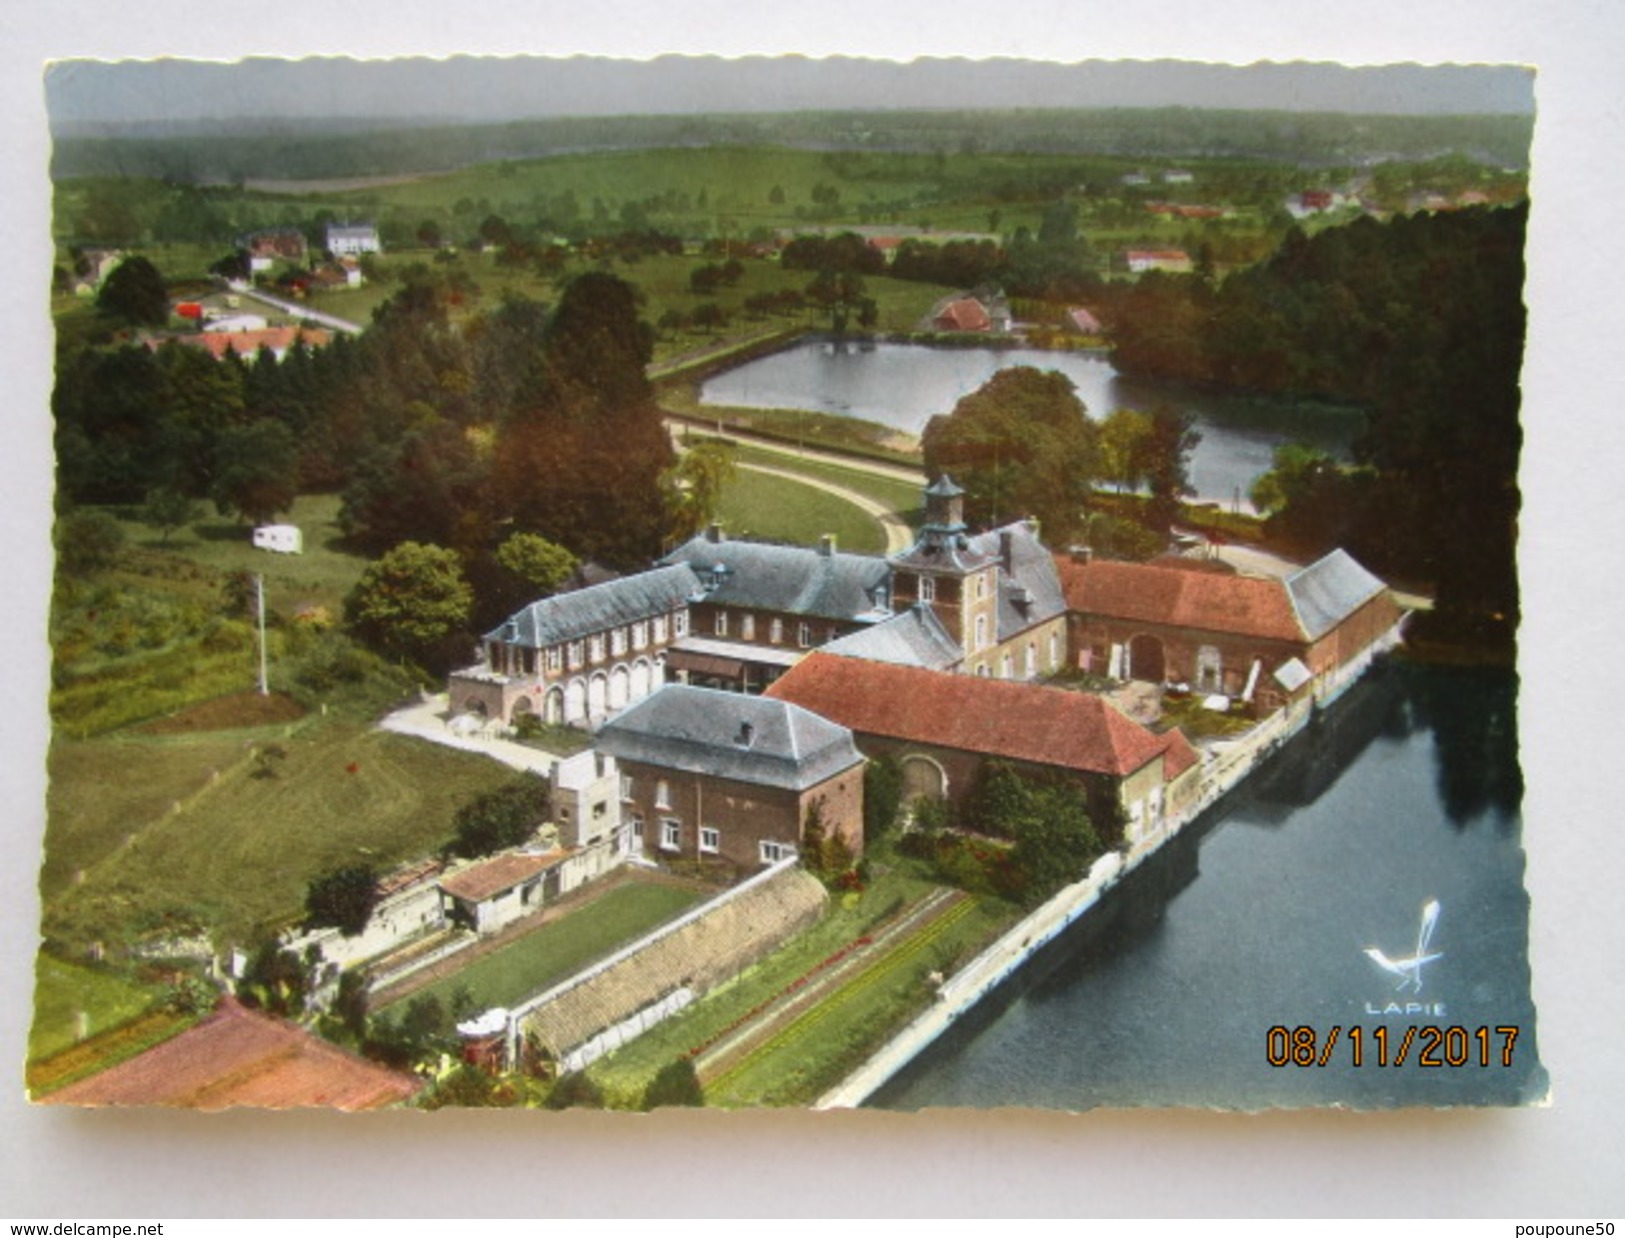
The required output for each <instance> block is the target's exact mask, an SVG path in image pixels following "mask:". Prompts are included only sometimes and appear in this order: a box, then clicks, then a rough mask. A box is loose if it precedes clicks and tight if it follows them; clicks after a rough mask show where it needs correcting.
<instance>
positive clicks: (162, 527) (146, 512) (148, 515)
mask: <svg viewBox="0 0 1625 1238" xmlns="http://www.w3.org/2000/svg"><path fill="white" fill-rule="evenodd" d="M198 512H199V508H198V505H197V504H196V503H195V502H193V501H192V500H191V499H189V498H187V496H186V495H184V494H182V493H181V492H180V491H179V490H171V489H169V488H167V487H165V488H164V489H161V490H151V491H148V493H147V501H146V502H145V503H143V504H142V505H141V523H142V524H144V525H146V526H147V527H148V528H149V529H157V530H158V534H159V541H160V542H161V543H162V544H163V545H166V546H167V545H168V544H169V535H170V534H171V533H173V532H174V531H175V530H176V529H180V528H184V527H185V526H187V525H189V524H191V523H192V521H194V520H196V519H197V518H198Z"/></svg>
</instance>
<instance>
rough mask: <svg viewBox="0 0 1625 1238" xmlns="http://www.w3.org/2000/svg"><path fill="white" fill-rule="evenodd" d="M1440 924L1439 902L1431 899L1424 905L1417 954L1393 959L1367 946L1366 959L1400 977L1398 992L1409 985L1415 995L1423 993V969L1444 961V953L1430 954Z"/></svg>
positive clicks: (1417, 938)
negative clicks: (1435, 930)
mask: <svg viewBox="0 0 1625 1238" xmlns="http://www.w3.org/2000/svg"><path fill="white" fill-rule="evenodd" d="M1438 923H1439V900H1438V899H1436V898H1434V899H1429V900H1428V901H1427V902H1426V903H1424V904H1423V905H1422V923H1421V925H1420V927H1419V928H1418V929H1417V931H1416V952H1415V953H1414V954H1412V955H1410V956H1408V957H1406V958H1400V959H1391V958H1389V957H1388V956H1387V955H1386V954H1384V953H1383V952H1382V951H1381V950H1379V949H1377V947H1375V946H1367V947H1366V951H1365V956H1366V958H1368V959H1370V960H1371V961H1372V962H1373V963H1375V964H1376V965H1377V966H1378V967H1380V968H1382V970H1383V971H1385V972H1387V973H1388V974H1389V975H1392V976H1398V977H1399V980H1398V982H1397V983H1396V984H1395V985H1394V988H1395V989H1396V990H1400V989H1404V988H1405V987H1406V986H1407V985H1408V986H1410V989H1411V991H1412V992H1413V993H1420V992H1421V991H1422V968H1423V967H1424V966H1425V965H1426V964H1428V963H1431V962H1433V961H1434V960H1435V959H1442V958H1443V957H1444V953H1443V952H1442V951H1440V952H1435V953H1432V954H1430V953H1428V945H1429V943H1430V942H1432V940H1433V930H1434V929H1435V928H1436V927H1437V926H1438Z"/></svg>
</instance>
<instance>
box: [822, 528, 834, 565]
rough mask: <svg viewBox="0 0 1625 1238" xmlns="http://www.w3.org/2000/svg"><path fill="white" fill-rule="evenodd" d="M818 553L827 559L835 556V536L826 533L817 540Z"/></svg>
mask: <svg viewBox="0 0 1625 1238" xmlns="http://www.w3.org/2000/svg"><path fill="white" fill-rule="evenodd" d="M818 553H819V554H821V555H823V556H824V558H826V559H829V558H832V557H834V554H835V534H833V533H826V534H824V536H823V537H821V538H819V539H818Z"/></svg>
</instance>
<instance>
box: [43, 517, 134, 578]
mask: <svg viewBox="0 0 1625 1238" xmlns="http://www.w3.org/2000/svg"><path fill="white" fill-rule="evenodd" d="M55 535H56V536H55V541H56V562H57V567H58V568H59V569H61V571H63V572H64V573H66V574H67V575H70V576H79V575H84V574H86V573H88V572H96V571H100V570H101V569H102V568H105V567H110V566H112V563H113V560H114V559H116V558H117V557H118V552H119V551H120V550H122V549H123V547H124V529H123V527H122V526H120V524H119V522H118V521H117V520H115V519H114V518H113V517H112V516H111V515H109V514H108V513H107V512H99V511H74V512H68V513H67V514H66V515H64V516H61V517H59V518H58V520H57V522H56V529H55Z"/></svg>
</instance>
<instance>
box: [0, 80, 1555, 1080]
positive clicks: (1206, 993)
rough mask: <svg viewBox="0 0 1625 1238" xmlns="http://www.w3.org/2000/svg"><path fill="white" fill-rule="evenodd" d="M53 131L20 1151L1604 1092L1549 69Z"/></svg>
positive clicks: (123, 95) (440, 105)
mask: <svg viewBox="0 0 1625 1238" xmlns="http://www.w3.org/2000/svg"><path fill="white" fill-rule="evenodd" d="M45 87H46V95H47V103H48V108H49V116H50V123H51V132H52V141H53V150H52V163H51V178H52V190H53V201H52V215H51V221H50V226H51V243H52V246H53V252H54V269H53V273H52V286H51V288H50V289H49V295H50V301H51V312H52V320H53V324H54V327H55V332H56V339H55V346H56V380H55V389H54V393H53V397H52V413H53V417H54V447H55V457H56V467H57V509H56V521H55V533H54V538H55V547H56V573H55V580H54V588H53V593H52V600H51V614H50V640H51V649H52V654H53V665H52V675H51V685H50V709H51V726H52V738H51V745H50V756H49V762H50V790H49V807H48V824H47V828H46V835H45V840H44V864H43V868H42V870H41V874H40V896H41V903H42V923H41V928H40V933H41V939H42V943H43V944H42V945H41V948H40V952H39V955H38V960H37V967H36V988H35V1003H34V1019H33V1027H32V1033H31V1036H30V1039H29V1046H28V1064H27V1079H28V1088H29V1094H30V1098H31V1099H32V1100H33V1101H35V1102H37V1103H40V1104H46V1105H63V1106H108V1105H128V1106H169V1107H179V1108H186V1109H198V1110H209V1111H213V1110H220V1109H227V1108H234V1107H244V1106H247V1107H263V1108H278V1109H280V1108H299V1107H321V1108H338V1109H345V1110H371V1109H380V1108H421V1109H446V1108H467V1107H502V1108H530V1109H538V1110H563V1109H570V1108H590V1109H607V1110H629V1111H639V1112H642V1111H649V1110H653V1109H660V1108H668V1107H673V1106H694V1107H707V1108H719V1109H729V1110H739V1109H760V1108H768V1107H777V1108H792V1109H802V1110H806V1109H853V1108H862V1107H868V1108H875V1109H884V1110H899V1111H919V1110H924V1109H930V1108H936V1107H944V1106H951V1107H962V1108H963V1107H969V1108H976V1109H988V1108H996V1107H1007V1106H1019V1107H1025V1108H1032V1109H1047V1110H1059V1111H1084V1110H1093V1109H1099V1108H1110V1109H1123V1108H1137V1107H1157V1108H1204V1109H1211V1108H1217V1109H1222V1110H1228V1111H1241V1112H1254V1111H1260V1110H1276V1109H1319V1108H1327V1107H1335V1108H1346V1109H1359V1110H1395V1109H1405V1108H1417V1107H1421V1108H1442V1107H1453V1108H1454V1107H1466V1108H1506V1107H1519V1106H1529V1105H1535V1104H1539V1103H1542V1102H1543V1101H1544V1100H1545V1099H1546V1097H1547V1090H1548V1078H1547V1072H1546V1070H1545V1068H1544V1067H1543V1065H1542V1063H1541V1056H1540V1049H1539V1037H1538V1032H1537V1021H1536V1009H1535V1005H1534V1000H1533V997H1532V990H1531V976H1530V968H1529V958H1528V943H1529V927H1528V925H1529V912H1530V907H1529V897H1528V894H1527V893H1526V890H1525V887H1524V881H1523V874H1524V867H1525V850H1524V848H1525V836H1524V829H1523V816H1522V800H1523V778H1522V773H1521V770H1520V762H1519V731H1518V713H1517V711H1518V671H1517V649H1518V646H1517V640H1518V633H1519V622H1520V613H1521V612H1520V587H1519V576H1518V555H1517V536H1518V519H1519V513H1520V490H1519V476H1520V474H1519V465H1520V457H1521V452H1522V449H1523V443H1524V431H1523V421H1522V419H1521V417H1520V404H1521V394H1520V393H1521V387H1520V377H1521V367H1522V361H1523V356H1524V343H1525V335H1526V318H1527V315H1526V311H1525V306H1524V286H1525V257H1524V255H1525V236H1526V229H1527V222H1528V204H1529V175H1530V160H1529V156H1530V147H1531V141H1532V137H1533V132H1534V126H1535V123H1536V117H1535V109H1534V72H1533V71H1532V70H1530V69H1528V68H1524V67H1519V66H1514V65H1455V66H1436V67H1423V66H1418V65H1392V66H1386V67H1372V68H1362V69H1354V68H1345V67H1341V66H1337V65H1330V64H1315V65H1307V64H1294V65H1287V64H1275V65H1268V64H1264V65H1255V66H1253V67H1250V68H1239V67H1234V66H1226V65H1218V64H1195V63H1176V62H1169V61H1161V62H1127V61H1094V62H1078V63H1058V62H1056V63H1048V62H1040V61H1020V60H1005V61H996V60H989V61H968V60H967V61H948V60H930V59H924V60H918V61H914V62H912V63H900V62H890V61H877V60H862V59H841V58H834V59H828V60H817V59H788V58H770V57H757V58H751V57H745V58H741V59H737V60H726V61H724V60H717V59H706V58H695V57H666V58H661V59H656V60H652V61H633V60H620V59H613V58H591V57H580V58H552V59H549V58H543V57H516V58H509V59H493V58H479V57H460V58H458V57H454V58H451V59H447V60H433V61H431V60H427V59H412V58H402V59H395V60H375V61H362V60H345V59H310V60H276V59H269V58H259V59H244V60H240V61H237V62H232V63H213V62H207V63H206V62H201V61H187V60H181V59H173V60H150V61H141V62H136V61H126V62H118V63H113V62H100V61H91V60H69V61H61V62H57V63H54V64H52V65H51V66H49V69H48V71H47V73H46V77H45ZM42 291H43V290H42Z"/></svg>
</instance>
